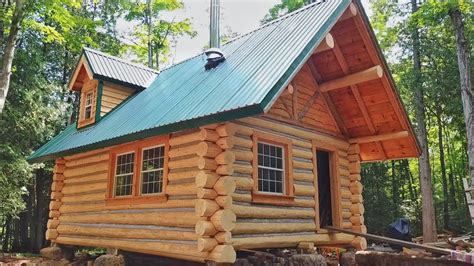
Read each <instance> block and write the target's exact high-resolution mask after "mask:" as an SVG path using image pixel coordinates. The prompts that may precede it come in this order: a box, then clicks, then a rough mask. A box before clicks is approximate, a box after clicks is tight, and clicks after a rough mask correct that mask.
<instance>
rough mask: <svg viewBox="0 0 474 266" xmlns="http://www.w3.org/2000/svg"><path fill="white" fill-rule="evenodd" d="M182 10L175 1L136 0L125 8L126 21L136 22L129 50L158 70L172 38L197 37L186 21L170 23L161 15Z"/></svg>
mask: <svg viewBox="0 0 474 266" xmlns="http://www.w3.org/2000/svg"><path fill="white" fill-rule="evenodd" d="M183 7H184V6H183V3H182V2H180V1H178V0H146V1H138V0H137V1H135V2H130V3H128V5H126V9H127V13H126V15H125V18H126V19H127V20H129V21H138V22H139V25H138V26H137V27H136V29H135V31H134V33H133V37H134V39H135V40H134V44H133V45H130V48H131V50H132V51H133V52H134V53H135V54H136V55H137V56H138V59H139V61H140V62H141V63H143V64H148V66H149V67H155V68H157V69H159V66H160V64H161V63H166V62H167V61H168V58H169V55H170V47H171V43H170V40H171V39H174V38H176V37H179V36H183V35H188V36H191V37H194V36H196V34H197V33H196V32H195V31H194V30H193V28H192V25H191V21H190V20H189V19H183V20H176V18H175V17H173V18H172V19H171V20H169V19H167V18H165V16H164V15H163V14H164V13H166V12H170V11H174V10H177V9H181V8H183ZM168 14H169V13H168ZM166 17H169V15H168V16H166Z"/></svg>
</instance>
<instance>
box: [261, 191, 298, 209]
mask: <svg viewBox="0 0 474 266" xmlns="http://www.w3.org/2000/svg"><path fill="white" fill-rule="evenodd" d="M252 202H253V203H261V204H271V205H280V206H291V205H293V203H294V202H295V197H294V196H290V195H271V194H261V193H252Z"/></svg>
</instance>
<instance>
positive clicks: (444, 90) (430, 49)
mask: <svg viewBox="0 0 474 266" xmlns="http://www.w3.org/2000/svg"><path fill="white" fill-rule="evenodd" d="M453 5H460V6H461V10H463V12H465V13H464V14H465V15H466V16H465V18H468V19H466V26H467V28H469V29H471V30H469V32H468V35H469V36H472V25H473V23H472V7H473V4H472V2H469V1H426V2H424V3H422V4H421V5H420V7H419V9H418V11H417V12H416V13H415V14H411V6H410V4H409V3H407V2H398V3H394V2H393V1H387V0H378V1H372V2H371V7H372V11H373V16H372V17H371V21H372V25H373V26H374V29H375V32H376V35H377V38H378V41H379V43H380V44H381V48H382V50H383V51H384V53H385V55H386V56H387V58H388V59H389V62H390V68H391V70H392V72H393V76H394V79H395V81H396V83H397V87H398V89H399V91H400V93H401V97H402V99H403V101H404V103H405V105H406V106H407V110H408V113H409V115H410V117H411V118H412V119H411V120H412V121H414V119H413V116H414V106H413V100H412V99H413V97H414V95H413V92H414V86H415V84H416V83H415V77H414V71H413V62H412V54H413V52H412V47H413V44H412V36H411V32H412V29H413V27H415V26H416V27H417V28H418V29H419V35H420V50H421V61H422V71H421V80H422V86H423V92H424V98H425V105H426V110H425V113H426V117H427V121H426V123H427V128H428V143H429V151H430V162H431V166H432V175H433V176H432V178H433V190H434V191H433V192H434V195H433V197H434V200H435V208H436V218H437V224H438V227H439V228H447V229H451V230H454V231H458V232H461V231H463V230H464V229H465V228H467V227H468V226H469V223H470V221H469V216H468V212H467V207H466V204H465V198H464V193H463V189H462V185H461V179H462V178H463V177H465V176H466V174H467V156H466V151H465V149H466V148H465V147H466V143H465V142H466V133H465V126H464V121H463V115H462V105H461V99H460V89H459V73H458V67H457V60H456V47H455V40H454V33H453V29H452V25H451V22H450V19H449V16H448V11H449V9H450V8H451V7H453ZM469 12H471V13H469ZM469 14H471V15H469ZM471 40H472V37H471ZM438 116H439V117H440V119H441V121H442V123H441V124H442V125H441V129H439V126H438V124H437V117H438ZM415 126H416V124H415ZM439 130H441V131H442V134H443V138H444V143H443V147H442V148H443V150H444V153H445V154H446V155H445V161H444V162H445V163H446V168H447V176H448V179H449V182H448V184H447V186H448V187H447V188H446V190H445V191H444V192H443V183H442V182H441V181H442V180H441V165H440V148H439V145H438V133H439ZM366 167H367V169H369V170H370V169H373V167H374V166H372V165H367V166H366ZM409 169H410V171H409V172H407V173H401V175H400V180H398V182H399V183H403V180H405V179H406V178H407V176H408V175H409V174H411V175H414V177H415V178H414V179H415V180H416V183H414V185H415V186H416V187H415V189H417V190H419V181H418V179H419V178H418V169H417V164H416V161H415V160H410V168H409ZM367 171H368V170H366V172H365V173H366V175H364V177H363V178H364V179H365V181H364V182H365V183H367V184H368V185H369V187H370V186H372V185H374V184H372V182H376V181H375V180H373V178H372V177H370V175H371V174H375V175H378V176H383V175H384V173H386V172H385V170H383V169H378V171H376V172H372V173H369V172H367ZM376 183H377V184H378V185H380V186H382V187H383V188H384V189H385V192H383V191H384V189H381V190H377V191H376V192H374V191H373V190H371V189H368V190H367V189H366V191H365V198H366V199H367V198H371V199H373V200H376V201H375V202H373V203H367V201H365V203H366V204H374V205H375V206H378V205H383V206H384V207H389V208H391V209H393V208H395V209H397V211H399V214H400V216H403V217H406V218H409V219H410V220H411V221H412V223H413V224H414V225H415V232H417V233H421V232H420V229H421V226H422V224H421V209H420V200H421V199H420V196H419V195H416V199H415V200H413V199H411V198H410V197H409V194H406V193H405V195H404V196H403V197H402V199H403V200H402V202H401V203H400V205H399V206H390V204H388V203H387V199H386V198H384V196H383V195H380V193H382V194H385V195H386V196H388V197H393V195H392V194H391V190H390V189H389V185H390V184H387V183H384V182H383V181H378V182H376ZM403 190H404V189H403V187H402V191H403ZM380 191H382V192H380ZM446 191H449V193H448V194H446ZM373 193H375V195H373ZM444 201H448V202H449V204H448V207H449V208H448V214H449V217H450V219H449V223H448V221H445V220H444V219H443V211H444V207H443V206H444V205H443V202H444ZM366 209H369V208H366ZM372 215H375V214H374V213H372V211H371V210H368V211H367V216H366V218H367V219H366V220H367V221H368V227H369V230H370V231H380V230H384V228H386V225H387V224H388V222H384V223H378V221H377V220H376V221H374V222H371V221H372V219H371V217H370V216H372ZM384 217H387V216H384Z"/></svg>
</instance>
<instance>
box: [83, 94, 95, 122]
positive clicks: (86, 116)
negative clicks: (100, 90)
mask: <svg viewBox="0 0 474 266" xmlns="http://www.w3.org/2000/svg"><path fill="white" fill-rule="evenodd" d="M92 99H93V94H92V92H89V93H87V94H86V103H85V106H84V119H89V118H91V116H92Z"/></svg>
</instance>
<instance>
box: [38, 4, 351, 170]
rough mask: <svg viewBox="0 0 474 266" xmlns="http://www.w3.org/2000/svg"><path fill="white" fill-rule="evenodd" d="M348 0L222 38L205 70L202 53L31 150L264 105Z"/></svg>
mask: <svg viewBox="0 0 474 266" xmlns="http://www.w3.org/2000/svg"><path fill="white" fill-rule="evenodd" d="M349 3H350V0H331V1H325V2H321V3H314V4H311V5H309V6H306V7H304V8H302V9H299V10H297V11H295V12H292V13H290V14H288V15H286V16H284V17H282V18H280V19H278V20H275V21H273V22H271V23H268V24H266V25H263V26H262V27H260V28H258V29H257V30H254V31H252V32H250V33H247V34H245V35H242V36H240V37H238V38H236V39H233V40H231V41H230V42H228V43H226V44H225V45H223V47H222V50H223V52H224V54H225V56H226V61H224V62H223V63H221V64H220V65H219V66H218V67H217V68H215V69H211V70H208V71H206V70H205V69H204V64H205V63H206V57H205V55H203V54H200V55H198V56H196V57H193V58H190V59H188V60H185V61H183V62H181V63H178V64H176V65H174V66H171V67H169V68H167V69H165V70H163V71H161V72H160V73H159V75H158V77H157V78H156V79H155V80H154V81H153V83H151V84H150V85H149V86H148V87H147V88H146V89H145V90H143V91H141V92H139V93H138V94H136V95H134V96H133V97H132V98H130V99H128V100H127V102H125V103H123V104H121V105H120V106H119V107H117V108H116V109H114V110H113V111H111V112H110V113H109V114H107V115H106V116H104V117H103V118H102V119H101V120H100V122H98V123H97V124H95V125H93V126H90V127H87V128H83V129H79V130H78V129H76V125H75V124H73V125H70V126H69V127H67V128H66V129H65V130H64V131H63V132H61V133H60V134H59V135H57V136H56V137H55V138H53V139H52V140H51V141H49V142H48V143H46V144H45V145H44V146H42V147H41V148H39V149H38V150H37V151H36V152H35V153H33V154H32V155H31V156H30V157H29V160H30V161H31V162H35V161H42V160H47V159H53V158H57V157H61V156H65V155H70V154H74V153H79V152H84V151H88V150H92V149H96V148H101V147H107V146H111V145H116V144H119V143H124V142H128V141H133V140H138V139H142V138H145V137H150V136H155V135H160V134H166V133H170V132H175V131H179V130H183V129H187V128H195V127H199V126H202V125H207V124H211V123H217V122H224V121H229V120H233V119H238V118H242V117H247V116H253V115H258V114H261V113H263V112H264V111H266V110H268V109H269V108H270V107H271V105H272V104H273V102H274V101H275V100H276V98H277V96H278V95H279V93H280V92H281V91H282V90H284V89H285V87H286V86H287V84H288V83H289V82H290V80H291V79H292V78H293V77H294V76H295V75H296V73H297V72H298V71H299V69H300V68H301V67H302V65H303V64H304V62H306V60H307V59H308V58H309V57H310V56H311V53H312V51H313V50H314V48H315V47H317V45H318V44H319V43H320V42H321V40H322V39H323V38H324V36H325V35H326V34H327V33H328V32H329V30H330V29H331V28H332V26H333V25H334V24H335V23H336V22H337V19H338V18H339V17H340V16H341V15H342V13H343V11H344V10H345V9H346V8H347V6H348V5H349Z"/></svg>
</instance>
